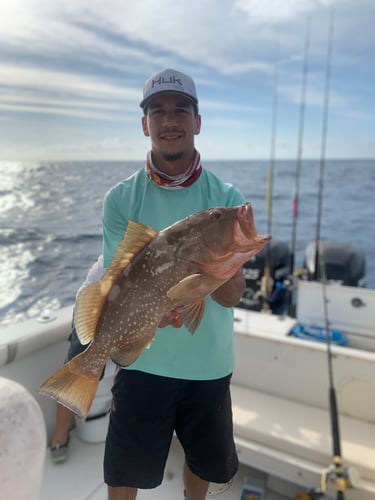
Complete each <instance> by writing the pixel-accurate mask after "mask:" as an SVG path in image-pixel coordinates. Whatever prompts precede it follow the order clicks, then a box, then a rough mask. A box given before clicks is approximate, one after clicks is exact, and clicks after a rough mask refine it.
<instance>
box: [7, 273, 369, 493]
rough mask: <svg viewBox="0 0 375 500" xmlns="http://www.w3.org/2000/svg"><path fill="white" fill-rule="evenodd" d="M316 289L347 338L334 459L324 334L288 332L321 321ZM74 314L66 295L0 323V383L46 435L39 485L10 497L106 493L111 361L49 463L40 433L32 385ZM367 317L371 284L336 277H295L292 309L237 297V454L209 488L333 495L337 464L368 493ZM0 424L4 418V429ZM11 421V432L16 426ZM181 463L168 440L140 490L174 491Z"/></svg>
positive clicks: (339, 370)
mask: <svg viewBox="0 0 375 500" xmlns="http://www.w3.org/2000/svg"><path fill="white" fill-rule="evenodd" d="M323 292H325V294H326V299H327V302H328V314H329V322H330V327H331V328H332V329H335V330H339V331H341V332H343V333H344V334H345V336H346V338H347V339H348V342H347V345H345V346H343V345H339V344H335V343H332V345H331V351H332V358H333V372H334V381H335V387H336V390H337V401H338V412H339V423H340V429H341V443H342V452H343V453H342V457H343V460H344V463H343V465H342V467H341V466H340V467H341V468H339V469H336V468H335V467H336V466H337V464H336V465H334V463H333V457H332V436H331V428H330V422H331V417H330V408H329V390H328V365H327V346H326V343H325V342H321V341H318V340H314V339H313V340H311V339H310V340H306V338H299V337H298V336H295V335H293V333H292V330H293V328H294V327H295V326H296V325H301V324H305V325H315V326H317V327H321V328H324V327H325V320H326V318H325V315H326V311H325V307H324V300H323ZM71 318H72V306H68V307H65V308H62V309H60V310H57V311H52V312H48V311H47V312H45V313H44V314H42V315H41V316H40V317H38V318H34V319H29V320H26V321H24V322H21V323H18V324H14V325H9V326H6V327H3V328H2V329H1V331H0V395H1V387H2V384H7V383H8V384H16V386H17V387H21V388H22V390H24V391H25V393H26V394H28V395H30V397H31V399H32V401H34V402H36V403H35V406H36V407H37V409H38V411H39V412H40V414H41V415H42V418H41V419H40V422H41V424H40V425H41V429H42V430H41V431H40V433H39V435H42V436H44V441H43V439H42V441H41V443H42V452H41V456H40V461H41V466H40V467H39V469H38V470H39V473H40V477H39V478H38V477H31V478H29V479H30V481H31V482H32V484H33V486H34V489H36V490H37V491H36V493H35V496H34V497H33V496H32V495H31V489H29V490H28V496H27V497H24V496H16V495H13V496H8V497H7V498H12V499H13V500H24V499H25V500H26V498H27V500H34V499H35V500H36V499H38V500H52V499H53V500H60V499H61V500H62V499H64V500H65V499H66V498H74V499H75V500H84V499H85V500H88V499H91V500H99V499H100V500H101V499H105V498H106V487H105V485H104V483H103V480H102V457H103V449H104V439H105V430H106V426H107V423H108V410H109V407H110V399H111V395H110V387H111V383H112V377H113V372H111V371H110V370H109V372H108V374H106V375H105V376H104V378H103V380H102V381H101V382H100V385H99V389H98V392H97V396H96V398H95V400H94V404H93V407H92V410H91V411H90V414H89V418H88V419H87V420H86V421H85V422H82V421H79V420H76V421H75V426H74V428H73V429H72V431H71V442H70V445H69V458H68V460H67V461H66V462H64V463H62V464H58V465H56V464H53V463H52V462H51V460H50V456H49V453H48V450H47V445H46V444H47V443H48V441H49V439H50V437H51V435H52V432H53V429H54V421H55V402H54V401H53V400H52V399H50V398H47V397H45V396H41V395H39V394H38V388H39V386H40V384H41V383H42V382H43V381H44V380H45V379H46V378H47V377H48V376H49V375H50V374H51V373H52V372H53V371H55V369H56V368H57V367H58V366H60V365H61V364H62V363H63V360H64V358H65V355H66V352H67V348H68V335H69V332H70V325H71ZM374 325H375V290H371V289H366V288H361V287H353V286H346V285H342V284H338V283H328V284H327V283H321V282H316V281H308V280H299V281H298V304H297V314H296V317H291V316H288V315H287V314H272V311H270V310H269V311H267V312H264V311H262V310H260V311H257V310H250V309H246V308H243V307H238V308H235V314H234V327H235V348H236V368H235V371H234V374H233V378H232V385H231V390H232V400H233V419H234V434H235V441H236V446H237V450H238V455H239V459H240V463H241V466H240V469H239V472H238V474H237V475H236V477H235V479H234V481H233V482H232V484H228V485H210V492H209V495H208V496H220V495H221V498H225V499H228V500H232V499H240V498H242V499H245V498H254V499H264V498H266V499H268V500H269V499H273V500H282V499H292V498H300V499H302V498H306V499H308V498H311V499H312V498H336V497H335V496H334V495H335V491H336V488H337V482H336V479H337V475H343V476H344V477H345V490H346V491H345V498H346V499H349V500H370V499H373V498H375V330H374ZM25 399H27V398H23V400H25ZM5 404H6V407H7V409H8V410H9V405H8V403H5V402H4V398H1V397H0V414H1V412H2V411H3V406H4V405H5ZM14 411H17V410H14ZM93 412H94V413H93ZM8 413H9V412H8ZM28 421H29V419H28ZM4 425H5V423H4V419H0V431H1V432H0V436H1V435H4V432H5V431H4V429H1V426H3V427H4ZM19 425H20V423H19V422H18V423H17V428H13V430H12V429H10V430H9V435H13V434H14V436H15V438H16V437H17V435H21V433H20V429H19V428H18V426H19ZM39 430H40V429H39ZM35 431H36V429H35V428H33V429H32V433H33V434H34V435H38V434H37V433H36V432H35ZM2 432H3V434H2ZM23 446H24V447H25V446H26V445H25V443H23ZM1 448H2V449H3V446H2V447H1ZM29 452H30V451H29ZM24 453H27V446H26V449H25V450H24ZM24 453H23V454H24ZM9 454H10V451H8V456H5V455H6V454H5V455H4V454H3V455H2V457H1V454H0V465H1V461H2V460H3V461H4V460H5V461H7V464H8V466H10V467H11V468H12V463H13V462H11V458H10V455H9ZM33 461H34V462H36V461H37V459H36V458H34V457H33ZM29 462H30V460H28V463H29ZM182 463H183V456H182V452H181V449H180V446H179V443H178V442H177V440H174V441H173V444H172V447H171V453H170V457H169V459H168V463H167V467H166V470H165V477H164V481H163V483H162V485H161V486H160V487H159V488H156V489H155V490H141V491H140V492H139V495H138V498H140V499H141V500H142V499H146V498H155V499H158V498H159V499H161V498H163V500H169V499H170V500H172V499H173V500H175V499H176V498H182V497H183V494H182V490H183V486H182V474H181V470H182ZM17 467H19V464H18V465H14V467H13V469H14V470H13V473H12V474H11V476H10V478H9V477H5V478H4V477H2V475H3V474H6V472H5V469H4V467H2V466H0V479H1V483H2V485H4V484H5V485H6V484H7V481H8V483H9V481H10V482H11V481H12V480H13V482H14V483H15V485H16V486H17V485H20V484H21V482H20V481H19V480H18V477H24V476H23V475H21V473H20V472H19V470H18V468H17ZM8 469H9V467H8ZM341 473H342V474H341ZM322 485H323V489H326V488H325V486H327V491H326V493H325V495H323V493H321V492H322ZM349 485H350V487H349ZM347 487H348V488H347ZM12 491H14V490H12ZM247 493H248V496H246V494H247ZM250 495H253V496H250ZM298 495H299V496H298ZM302 495H304V496H302Z"/></svg>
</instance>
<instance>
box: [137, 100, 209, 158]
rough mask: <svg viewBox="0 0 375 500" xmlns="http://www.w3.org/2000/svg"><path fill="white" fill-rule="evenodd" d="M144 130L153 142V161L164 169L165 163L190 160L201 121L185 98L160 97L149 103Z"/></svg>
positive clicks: (143, 122) (143, 118)
mask: <svg viewBox="0 0 375 500" xmlns="http://www.w3.org/2000/svg"><path fill="white" fill-rule="evenodd" d="M142 127H143V133H144V134H145V136H147V137H150V139H151V146H152V153H153V158H154V161H155V162H156V165H157V166H158V168H161V167H162V166H163V161H168V162H171V161H176V162H177V161H178V160H183V161H190V160H191V157H192V154H193V152H194V136H195V135H197V134H199V132H200V127H201V117H200V115H195V113H194V107H193V104H192V103H191V101H190V100H189V99H188V98H186V97H184V96H183V95H179V94H174V93H165V94H159V95H156V96H155V97H153V98H152V99H151V100H150V102H149V104H148V106H147V114H146V116H143V117H142Z"/></svg>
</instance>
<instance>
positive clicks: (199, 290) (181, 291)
mask: <svg viewBox="0 0 375 500" xmlns="http://www.w3.org/2000/svg"><path fill="white" fill-rule="evenodd" d="M222 282H223V280H222V279H219V278H215V277H214V276H209V275H208V274H202V273H197V274H191V275H190V276H186V278H183V279H182V280H181V281H179V282H178V283H177V285H174V286H172V288H170V289H169V290H168V291H167V297H168V298H169V299H171V300H176V301H178V302H180V303H181V304H190V303H191V302H192V301H195V300H198V299H202V298H203V297H205V296H206V295H210V294H211V293H212V292H213V291H214V290H216V288H218V287H219V286H220V285H221V284H222Z"/></svg>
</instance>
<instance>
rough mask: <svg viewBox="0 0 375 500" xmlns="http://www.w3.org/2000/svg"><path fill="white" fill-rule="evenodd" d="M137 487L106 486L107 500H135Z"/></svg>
mask: <svg viewBox="0 0 375 500" xmlns="http://www.w3.org/2000/svg"><path fill="white" fill-rule="evenodd" d="M137 491H138V490H137V488H124V487H122V486H120V487H118V488H113V487H112V486H108V500H135V499H136V498H137Z"/></svg>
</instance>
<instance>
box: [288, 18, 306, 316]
mask: <svg viewBox="0 0 375 500" xmlns="http://www.w3.org/2000/svg"><path fill="white" fill-rule="evenodd" d="M310 32H311V16H308V17H307V20H306V35H305V50H304V58H303V70H302V86H301V99H300V114H299V130H298V149H297V162H296V171H295V176H294V192H293V200H292V212H293V225H292V242H291V252H290V277H291V285H292V290H293V289H294V262H295V253H296V245H297V220H298V202H299V185H300V178H301V168H302V152H303V136H304V126H305V108H306V87H307V77H308V70H309V49H310ZM289 314H290V315H291V316H294V311H293V293H290V295H289Z"/></svg>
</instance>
